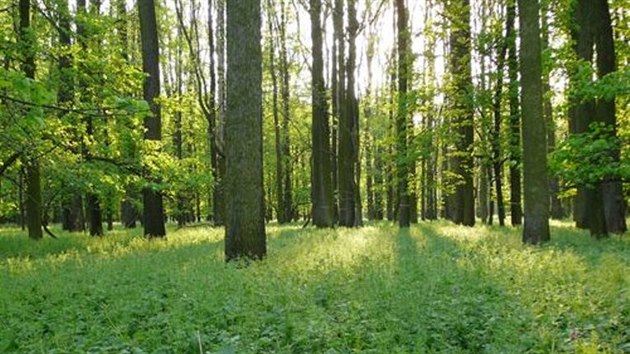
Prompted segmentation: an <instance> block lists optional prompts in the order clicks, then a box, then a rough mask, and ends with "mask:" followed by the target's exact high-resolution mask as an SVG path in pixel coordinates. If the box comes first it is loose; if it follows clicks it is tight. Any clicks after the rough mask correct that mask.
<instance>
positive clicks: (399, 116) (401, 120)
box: [396, 0, 411, 227]
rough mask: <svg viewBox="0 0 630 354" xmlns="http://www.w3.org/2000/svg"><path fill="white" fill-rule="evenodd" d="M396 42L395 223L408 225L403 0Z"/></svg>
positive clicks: (398, 1)
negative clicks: (396, 200) (396, 197)
mask: <svg viewBox="0 0 630 354" xmlns="http://www.w3.org/2000/svg"><path fill="white" fill-rule="evenodd" d="M396 14H397V16H398V18H397V20H398V21H397V26H398V28H397V30H398V33H397V46H398V106H397V107H398V111H397V113H396V148H397V155H398V156H397V158H396V160H397V162H398V163H397V176H398V203H399V204H398V205H399V206H398V225H399V227H409V224H410V220H409V217H410V215H409V214H410V210H409V161H408V158H409V153H408V151H407V139H408V136H407V135H408V134H407V125H408V124H409V122H408V115H409V112H408V105H409V102H408V100H409V98H408V97H407V86H408V84H407V82H408V80H409V75H410V74H411V65H410V64H411V58H410V57H411V53H410V51H411V44H410V42H411V34H410V33H409V23H408V15H407V8H406V5H405V1H404V0H396Z"/></svg>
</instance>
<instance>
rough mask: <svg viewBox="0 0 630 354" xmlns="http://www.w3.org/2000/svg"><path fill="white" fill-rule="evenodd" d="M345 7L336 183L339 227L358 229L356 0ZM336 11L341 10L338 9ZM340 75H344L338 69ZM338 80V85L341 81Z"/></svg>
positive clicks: (352, 0)
mask: <svg viewBox="0 0 630 354" xmlns="http://www.w3.org/2000/svg"><path fill="white" fill-rule="evenodd" d="M346 4H347V8H348V58H347V62H346V65H341V64H340V65H339V66H340V68H345V70H346V72H345V85H346V86H345V89H344V90H343V91H342V92H343V93H344V94H345V97H344V98H343V100H342V101H341V102H339V104H340V105H341V106H342V107H340V108H341V114H340V116H339V145H338V146H339V153H338V156H337V164H338V166H337V173H338V180H339V225H341V226H349V227H352V226H357V225H358V224H359V223H360V215H359V213H358V209H359V208H360V207H359V206H360V204H361V203H360V201H359V195H358V192H357V188H358V185H357V181H358V174H357V165H358V142H359V139H358V120H359V119H358V117H359V109H358V103H357V98H356V93H355V88H354V85H355V69H356V36H357V31H358V27H359V25H358V23H357V19H356V5H355V0H347V1H346ZM337 11H343V9H341V10H337ZM343 48H344V46H341V45H340V52H339V55H340V58H342V60H343V52H342V51H341V50H343ZM340 75H343V74H342V73H341V70H340ZM343 81H344V80H343V77H340V79H339V82H340V83H341V82H343Z"/></svg>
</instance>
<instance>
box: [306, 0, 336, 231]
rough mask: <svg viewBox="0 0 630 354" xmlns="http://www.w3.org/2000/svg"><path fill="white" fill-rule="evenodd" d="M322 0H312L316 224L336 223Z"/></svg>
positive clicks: (313, 193) (312, 169) (314, 220)
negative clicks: (325, 76) (325, 73)
mask: <svg viewBox="0 0 630 354" xmlns="http://www.w3.org/2000/svg"><path fill="white" fill-rule="evenodd" d="M321 10H322V4H321V0H310V9H309V12H310V17H311V38H312V43H313V58H312V59H313V63H312V102H313V103H312V106H313V113H312V115H313V128H312V133H311V134H312V135H311V141H312V146H313V157H312V164H311V188H312V190H311V199H312V200H311V203H312V213H313V224H314V225H315V226H317V227H331V226H333V208H332V201H333V192H332V173H331V172H332V170H331V159H330V131H329V126H328V113H327V103H326V87H325V82H324V59H323V54H322V43H323V39H322V28H321V18H320V14H321Z"/></svg>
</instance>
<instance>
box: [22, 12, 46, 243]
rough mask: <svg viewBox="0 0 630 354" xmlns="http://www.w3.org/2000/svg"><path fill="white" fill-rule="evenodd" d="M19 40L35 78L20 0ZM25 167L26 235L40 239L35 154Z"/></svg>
mask: <svg viewBox="0 0 630 354" xmlns="http://www.w3.org/2000/svg"><path fill="white" fill-rule="evenodd" d="M19 12H20V26H19V28H20V32H19V34H20V37H19V38H20V42H21V44H22V48H23V53H22V57H23V64H22V71H23V72H24V75H25V76H26V77H27V78H29V79H31V80H33V79H35V49H34V44H35V42H34V40H35V34H34V33H33V31H32V28H31V2H30V0H20V2H19ZM24 163H25V165H26V167H25V170H26V194H25V198H26V202H25V204H26V218H27V220H26V225H27V228H28V236H29V237H30V238H32V239H40V238H42V237H43V233H42V187H41V176H40V166H39V161H38V159H37V158H36V157H35V156H29V157H27V159H26V160H25V161H24Z"/></svg>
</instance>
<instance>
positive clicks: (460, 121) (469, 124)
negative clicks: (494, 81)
mask: <svg viewBox="0 0 630 354" xmlns="http://www.w3.org/2000/svg"><path fill="white" fill-rule="evenodd" d="M448 10H449V17H450V20H451V34H450V39H449V42H450V46H451V54H450V60H449V63H450V71H451V75H452V79H453V86H454V92H453V93H452V95H453V97H452V98H451V99H452V105H453V107H452V112H451V114H452V121H451V122H452V124H453V125H454V129H455V132H456V137H455V139H456V141H455V150H456V151H455V153H454V154H453V157H452V165H451V168H452V171H453V172H454V173H455V174H456V175H457V176H460V178H461V181H459V182H458V183H457V185H456V187H455V199H454V203H453V204H454V205H452V208H453V212H454V213H453V219H454V221H455V222H456V223H458V224H463V225H466V226H474V225H475V199H474V184H473V156H472V148H473V142H474V130H473V117H474V111H473V106H472V104H471V101H472V100H471V98H470V97H469V96H470V94H471V88H472V74H471V32H470V1H469V0H458V1H453V2H451V3H450V4H449V5H448Z"/></svg>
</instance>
